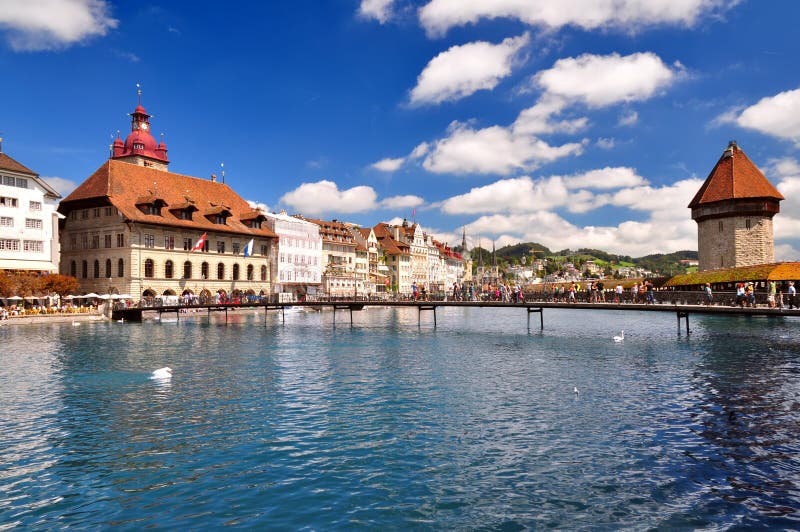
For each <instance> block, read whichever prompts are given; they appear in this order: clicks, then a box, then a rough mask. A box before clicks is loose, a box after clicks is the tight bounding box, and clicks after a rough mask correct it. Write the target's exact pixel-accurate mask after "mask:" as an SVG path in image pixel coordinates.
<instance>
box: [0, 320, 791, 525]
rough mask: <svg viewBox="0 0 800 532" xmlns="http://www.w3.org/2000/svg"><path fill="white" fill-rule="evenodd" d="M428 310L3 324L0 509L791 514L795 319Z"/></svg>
mask: <svg viewBox="0 0 800 532" xmlns="http://www.w3.org/2000/svg"><path fill="white" fill-rule="evenodd" d="M438 312H439V314H438V316H437V318H438V319H437V327H436V328H435V329H434V328H433V326H432V322H430V321H426V320H425V318H426V316H424V315H423V320H422V322H421V323H420V324H419V326H418V325H417V315H416V313H414V312H412V311H406V310H391V309H380V310H371V311H367V312H362V313H356V314H355V317H354V322H355V323H354V326H353V327H352V328H351V327H350V326H349V324H347V325H346V326H341V325H338V324H337V326H336V327H335V328H334V327H333V326H332V323H331V321H332V315H331V313H314V314H305V313H295V314H291V315H289V314H287V316H286V322H287V324H286V326H283V325H281V324H280V319H279V318H277V317H276V316H274V315H270V316H267V324H266V326H265V325H264V319H263V316H261V317H259V316H255V315H252V314H247V315H242V316H236V319H235V320H231V323H229V324H228V325H225V324H224V322H222V321H221V320H219V319H217V318H214V319H212V320H211V322H207V320H206V319H205V318H198V319H190V320H182V321H181V322H179V323H145V324H141V325H138V324H130V325H126V326H124V327H120V326H118V325H117V324H104V323H98V324H91V325H87V326H86V327H81V328H73V327H61V326H43V327H25V328H22V327H20V328H11V327H4V328H2V330H0V338H2V341H3V345H4V350H3V352H2V353H0V404H2V405H3V406H4V408H3V409H2V412H0V523H2V525H0V528H9V527H17V526H19V527H39V528H53V527H56V526H58V527H68V526H69V527H79V528H96V527H111V526H113V527H121V528H128V529H139V528H145V527H149V526H164V525H165V524H167V523H168V524H169V526H170V527H174V528H179V527H186V528H198V527H200V526H202V527H212V526H225V525H235V526H241V527H258V528H263V527H265V526H270V527H275V528H289V529H294V528H324V529H329V528H342V529H345V528H346V529H351V528H422V529H427V528H436V529H439V528H472V529H492V530H496V529H499V530H523V529H530V528H569V529H573V528H574V529H581V528H601V529H606V528H607V529H616V528H635V529H641V528H650V527H654V528H655V527H658V528H711V529H723V528H728V527H735V526H742V527H751V528H773V527H774V528H781V527H782V528H796V527H797V525H798V516H797V508H800V493H799V492H798V486H797V482H798V478H800V475H799V474H798V473H800V460H798V458H797V457H798V456H800V454H798V451H800V448H798V447H800V444H798V441H800V438H798V436H800V428H799V427H800V423H798V414H797V411H798V409H797V405H798V404H800V389H798V386H797V382H799V381H798V379H797V376H798V372H799V371H800V363H798V362H799V361H798V357H799V356H800V355H798V352H800V350H798V349H795V348H794V347H793V344H792V340H791V338H793V337H794V332H793V329H792V322H790V321H782V320H769V321H768V320H759V319H751V320H738V319H722V318H694V319H693V333H692V335H691V336H690V337H689V338H686V337H685V335H684V336H679V335H677V334H676V329H675V323H674V317H673V316H671V315H665V316H656V315H645V316H636V317H635V318H633V317H631V315H630V314H626V313H621V312H596V313H592V315H591V316H592V319H586V318H587V317H588V315H587V314H585V313H581V312H577V311H552V312H549V311H548V313H547V315H546V316H545V326H546V329H545V330H544V331H542V332H539V331H538V330H534V331H532V332H531V333H528V331H527V329H526V321H525V320H526V317H525V313H524V312H520V311H517V310H498V309H483V310H480V309H440V310H439V311H438ZM622 328H624V329H625V334H626V339H625V342H624V344H615V343H614V342H613V341H612V340H611V336H612V335H614V334H617V333H618V332H619V330H620V329H622ZM78 329H80V330H78ZM782 336H787V337H786V338H782ZM110 338H113V342H110V341H109V339H110ZM167 365H168V366H170V367H172V368H173V369H174V370H175V376H174V377H173V379H172V381H171V382H169V383H168V384H165V383H157V382H154V381H152V380H150V379H149V375H150V372H151V371H152V370H153V369H154V368H158V367H162V366H167ZM576 387H577V388H578V389H579V390H580V393H579V394H575V393H573V389H574V388H576Z"/></svg>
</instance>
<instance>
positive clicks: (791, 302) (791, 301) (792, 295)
mask: <svg viewBox="0 0 800 532" xmlns="http://www.w3.org/2000/svg"><path fill="white" fill-rule="evenodd" d="M796 295H797V289H796V288H795V287H794V281H789V292H788V296H789V308H790V309H793V308H794V307H795V306H796V305H797V302H796V301H795V299H794V298H795V296H796Z"/></svg>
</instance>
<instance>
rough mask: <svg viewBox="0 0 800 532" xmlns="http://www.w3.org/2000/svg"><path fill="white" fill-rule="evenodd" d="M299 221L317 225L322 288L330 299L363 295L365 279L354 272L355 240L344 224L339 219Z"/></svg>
mask: <svg viewBox="0 0 800 532" xmlns="http://www.w3.org/2000/svg"><path fill="white" fill-rule="evenodd" d="M298 218H300V219H302V220H307V221H309V222H312V223H315V224H317V225H318V226H319V234H320V236H321V237H322V289H323V291H324V292H325V294H327V295H329V296H333V297H353V296H357V295H359V294H361V295H364V293H365V291H364V290H365V286H364V280H363V278H361V277H360V276H359V275H358V274H357V272H356V247H357V244H356V240H355V238H353V234H352V233H351V232H350V230H349V229H348V226H347V224H345V223H344V222H340V221H339V220H330V221H328V220H318V219H314V218H304V217H302V216H298Z"/></svg>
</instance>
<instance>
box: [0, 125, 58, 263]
mask: <svg viewBox="0 0 800 532" xmlns="http://www.w3.org/2000/svg"><path fill="white" fill-rule="evenodd" d="M2 142H3V139H0V270H9V271H18V272H47V273H55V272H57V271H58V260H59V259H58V257H59V246H58V216H59V215H58V213H57V212H56V208H57V207H58V205H57V201H58V199H59V198H60V197H61V195H60V194H59V193H58V192H56V191H55V189H53V187H51V186H50V185H48V184H47V183H46V182H45V181H44V180H43V179H42V178H41V177H39V174H37V173H36V172H34V171H33V170H31V169H29V168H27V167H26V166H24V165H23V164H21V163H19V162H17V161H16V160H14V159H13V158H12V157H11V156H9V155H8V154H6V153H3V144H2Z"/></svg>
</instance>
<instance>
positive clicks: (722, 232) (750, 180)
mask: <svg viewBox="0 0 800 532" xmlns="http://www.w3.org/2000/svg"><path fill="white" fill-rule="evenodd" d="M782 199H784V198H783V196H782V195H781V193H780V192H778V190H777V189H776V188H775V187H774V186H773V185H772V183H770V182H769V181H768V180H767V178H766V177H764V174H762V173H761V171H760V170H759V169H758V168H757V167H756V165H755V164H753V161H751V160H750V159H749V158H748V157H747V155H745V153H744V152H743V151H742V149H741V148H739V146H738V145H737V144H736V142H735V141H731V142H730V144H728V147H727V148H726V149H725V151H724V152H723V153H722V157H720V159H719V161H717V164H716V165H715V166H714V169H713V170H711V173H710V174H709V175H708V177H707V178H706V180H705V182H704V183H703V186H702V187H700V190H699V191H698V192H697V194H696V195H695V197H694V199H693V200H692V202H691V203H690V204H689V208H690V209H692V219H693V220H694V221H696V222H697V250H698V254H699V256H700V257H699V258H700V267H699V269H700V270H713V269H717V268H734V267H737V266H751V265H754V264H767V263H771V262H774V260H775V258H774V247H775V246H774V239H773V236H772V217H773V216H775V215H776V214H778V213H779V212H780V204H779V202H780V201H781V200H782Z"/></svg>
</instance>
